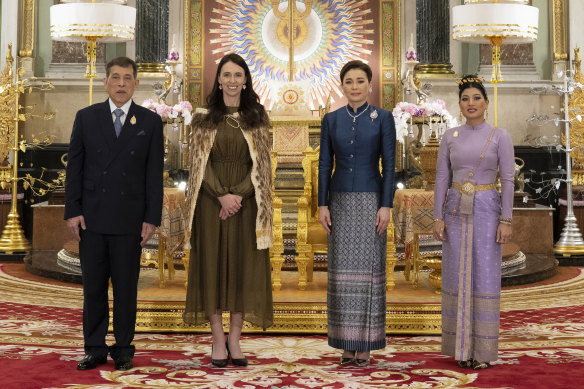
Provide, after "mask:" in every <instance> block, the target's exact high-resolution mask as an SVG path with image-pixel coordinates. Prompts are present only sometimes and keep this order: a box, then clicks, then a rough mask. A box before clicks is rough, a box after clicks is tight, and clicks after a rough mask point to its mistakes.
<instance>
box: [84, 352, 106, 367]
mask: <svg viewBox="0 0 584 389" xmlns="http://www.w3.org/2000/svg"><path fill="white" fill-rule="evenodd" d="M106 362H107V357H101V358H99V357H96V356H93V355H86V356H85V358H83V359H82V360H81V361H79V363H78V364H77V370H91V369H95V368H96V367H97V366H99V365H103V364H105V363H106Z"/></svg>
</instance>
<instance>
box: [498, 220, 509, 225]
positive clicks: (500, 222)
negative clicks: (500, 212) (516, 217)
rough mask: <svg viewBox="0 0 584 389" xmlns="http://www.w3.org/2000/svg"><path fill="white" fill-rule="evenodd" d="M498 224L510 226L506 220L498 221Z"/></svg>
mask: <svg viewBox="0 0 584 389" xmlns="http://www.w3.org/2000/svg"><path fill="white" fill-rule="evenodd" d="M499 224H507V225H508V226H510V225H511V222H508V221H507V220H499Z"/></svg>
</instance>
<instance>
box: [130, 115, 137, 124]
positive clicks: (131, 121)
mask: <svg viewBox="0 0 584 389" xmlns="http://www.w3.org/2000/svg"><path fill="white" fill-rule="evenodd" d="M130 124H132V125H134V124H136V116H132V118H131V119H130Z"/></svg>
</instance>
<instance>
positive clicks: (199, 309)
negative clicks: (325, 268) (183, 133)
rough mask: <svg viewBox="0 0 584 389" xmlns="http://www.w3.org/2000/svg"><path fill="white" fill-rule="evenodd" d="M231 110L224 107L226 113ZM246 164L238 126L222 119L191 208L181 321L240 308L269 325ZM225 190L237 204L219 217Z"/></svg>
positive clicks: (267, 286)
mask: <svg viewBox="0 0 584 389" xmlns="http://www.w3.org/2000/svg"><path fill="white" fill-rule="evenodd" d="M236 111H237V109H236V108H231V107H229V112H230V113H232V112H236ZM230 122H231V120H230ZM251 168H252V160H251V156H250V154H249V150H248V145H247V142H246V141H245V138H244V137H243V134H242V132H241V130H240V129H239V128H233V127H231V126H230V125H228V124H227V123H226V121H225V120H224V121H223V122H222V123H220V125H219V126H218V129H217V136H216V138H215V143H214V144H213V147H212V149H211V153H210V155H209V161H208V162H207V167H206V170H205V177H204V179H203V183H202V185H201V190H200V192H199V196H198V199H197V205H196V208H195V216H194V220H193V227H192V235H191V247H192V248H191V258H190V265H189V274H188V277H189V278H188V287H187V298H186V306H185V313H184V316H183V318H184V321H185V322H186V323H189V324H195V325H199V324H202V323H205V322H208V321H209V318H210V315H212V314H214V313H215V312H216V310H218V309H220V310H226V311H231V312H241V313H242V314H243V320H245V321H248V322H250V323H252V324H254V325H256V326H259V327H262V328H264V329H265V328H267V327H269V326H271V325H272V323H273V310H272V287H271V273H270V259H269V253H268V250H267V249H265V250H257V248H256V233H255V231H256V214H257V204H256V201H255V197H254V188H253V185H252V182H251V175H250V173H251ZM227 193H233V194H237V195H240V196H242V197H243V201H242V207H241V208H240V210H239V211H238V212H237V213H236V214H235V215H233V216H231V217H229V218H228V219H227V220H221V219H220V218H219V211H220V210H221V203H220V202H219V199H218V197H219V196H223V195H225V194H227Z"/></svg>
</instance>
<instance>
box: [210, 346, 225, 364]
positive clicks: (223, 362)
mask: <svg viewBox="0 0 584 389" xmlns="http://www.w3.org/2000/svg"><path fill="white" fill-rule="evenodd" d="M227 362H229V350H228V351H227V358H225V359H213V345H212V344H211V365H213V366H215V367H225V366H227Z"/></svg>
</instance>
